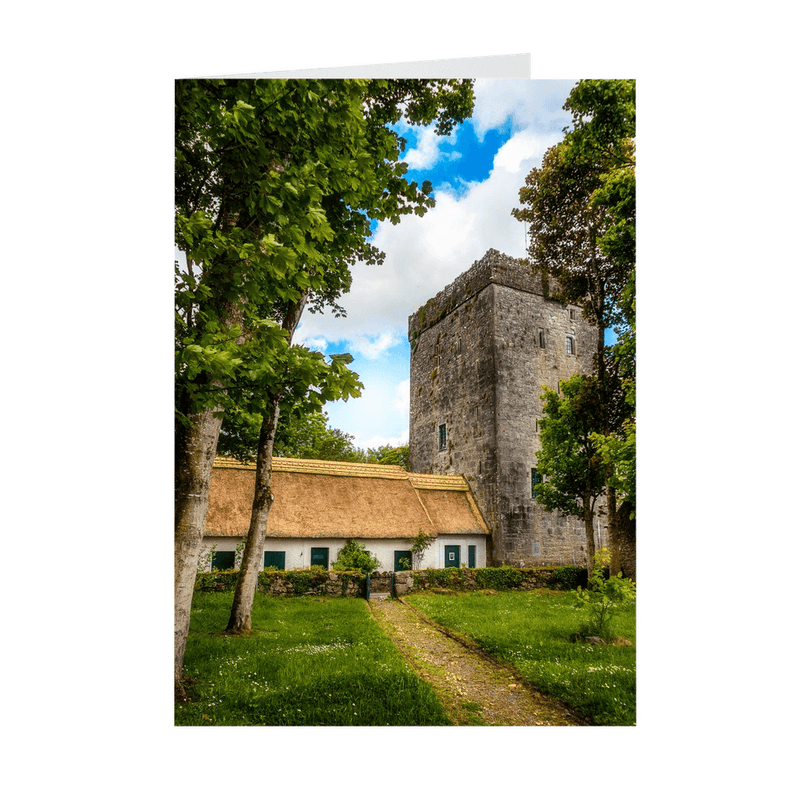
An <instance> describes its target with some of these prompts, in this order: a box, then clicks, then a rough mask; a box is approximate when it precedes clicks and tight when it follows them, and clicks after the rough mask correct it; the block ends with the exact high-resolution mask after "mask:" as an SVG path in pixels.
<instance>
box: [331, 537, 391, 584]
mask: <svg viewBox="0 0 800 800" xmlns="http://www.w3.org/2000/svg"><path fill="white" fill-rule="evenodd" d="M379 563H380V562H379V561H378V559H377V558H375V556H373V555H372V553H370V552H369V550H367V549H366V548H365V547H364V545H363V544H361V542H357V541H356V540H355V539H348V540H347V542H346V543H345V546H344V547H343V548H342V549H341V550H340V551H339V552H338V554H337V556H336V561H334V562H333V564H331V566H332V567H333V569H335V570H337V571H345V572H346V571H348V570H361V572H363V573H364V574H365V575H367V574H368V573H370V572H374V571H375V569H377V567H378V564H379Z"/></svg>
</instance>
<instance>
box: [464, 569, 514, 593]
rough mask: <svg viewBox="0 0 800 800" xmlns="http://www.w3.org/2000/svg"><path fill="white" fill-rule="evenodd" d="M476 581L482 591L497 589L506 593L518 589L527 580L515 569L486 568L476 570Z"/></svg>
mask: <svg viewBox="0 0 800 800" xmlns="http://www.w3.org/2000/svg"><path fill="white" fill-rule="evenodd" d="M476 572H477V575H476V579H477V582H478V585H479V586H480V587H481V589H495V590H497V591H498V592H505V591H508V590H509V589H516V588H517V587H518V586H521V585H522V583H523V582H524V580H525V575H524V574H523V573H522V572H521V571H520V570H518V569H514V568H513V567H508V566H505V567H484V568H483V569H481V570H476Z"/></svg>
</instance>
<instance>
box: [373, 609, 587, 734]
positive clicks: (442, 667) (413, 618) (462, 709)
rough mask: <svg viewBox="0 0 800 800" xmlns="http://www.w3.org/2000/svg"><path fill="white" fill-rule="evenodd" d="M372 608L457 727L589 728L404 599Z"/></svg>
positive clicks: (382, 625) (555, 701)
mask: <svg viewBox="0 0 800 800" xmlns="http://www.w3.org/2000/svg"><path fill="white" fill-rule="evenodd" d="M368 605H369V608H370V611H371V612H372V615H373V617H374V618H375V619H376V620H377V621H378V623H379V624H380V625H381V627H382V628H383V630H384V631H385V632H386V634H387V635H388V636H389V637H390V638H391V639H392V641H393V642H394V643H395V644H396V645H397V647H398V648H399V650H400V652H401V653H402V654H403V655H404V656H405V658H406V660H407V661H408V663H409V664H410V665H411V666H412V667H413V669H414V671H415V672H416V673H417V674H418V675H419V676H420V677H421V678H423V679H424V680H426V681H427V682H428V683H429V684H430V685H431V686H432V687H433V689H434V691H435V692H436V694H437V695H438V697H439V699H440V700H441V702H442V704H443V705H444V707H445V710H446V711H447V713H448V715H449V716H450V718H451V719H452V720H453V722H454V723H455V724H456V725H586V724H587V723H586V722H585V721H584V720H582V719H581V718H580V717H579V716H578V715H577V714H575V713H574V712H573V711H570V710H569V709H568V708H567V707H566V706H564V705H563V704H562V703H561V702H559V701H558V700H555V699H552V698H549V697H546V696H545V695H543V694H541V693H540V692H537V691H536V690H535V689H532V688H531V687H529V686H526V685H525V684H524V683H523V682H522V681H521V679H520V678H519V676H518V675H517V674H516V673H514V671H513V670H512V669H511V668H509V667H506V666H501V665H500V664H498V663H496V662H495V661H493V660H492V659H491V658H490V657H489V656H488V655H486V654H485V653H483V652H482V651H481V650H480V648H478V647H477V646H475V645H471V644H470V643H469V642H468V641H467V640H466V639H464V638H463V637H460V636H458V635H457V634H454V633H453V632H452V631H448V632H447V633H445V630H446V629H445V628H442V627H441V626H439V625H437V624H436V623H434V622H432V621H431V620H428V619H426V618H425V617H424V616H423V615H422V614H421V613H420V612H419V611H417V610H416V609H414V608H412V607H411V606H410V605H408V604H407V603H405V602H403V601H402V600H372V601H370V602H369V604H368Z"/></svg>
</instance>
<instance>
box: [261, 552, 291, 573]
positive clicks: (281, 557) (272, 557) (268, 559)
mask: <svg viewBox="0 0 800 800" xmlns="http://www.w3.org/2000/svg"><path fill="white" fill-rule="evenodd" d="M267 567H274V568H275V569H286V551H285V550H265V551H264V569H266V568H267Z"/></svg>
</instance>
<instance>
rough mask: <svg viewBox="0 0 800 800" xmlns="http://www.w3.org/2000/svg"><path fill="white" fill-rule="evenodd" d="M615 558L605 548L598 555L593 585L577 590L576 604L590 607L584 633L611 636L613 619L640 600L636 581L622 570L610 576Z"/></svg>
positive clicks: (603, 637)
mask: <svg viewBox="0 0 800 800" xmlns="http://www.w3.org/2000/svg"><path fill="white" fill-rule="evenodd" d="M610 560H611V554H610V553H609V551H608V549H607V548H605V547H603V548H602V549H601V550H600V551H599V552H598V553H597V555H596V556H595V557H594V570H593V571H592V577H591V578H589V588H588V589H583V588H578V589H576V590H575V592H574V595H575V606H576V607H577V608H583V609H586V610H587V611H588V612H589V619H588V621H587V622H586V623H585V624H584V626H583V630H582V633H583V634H585V635H589V636H599V637H600V638H601V639H606V640H607V639H610V638H611V636H612V633H613V631H612V630H611V620H612V618H613V617H614V616H615V615H616V614H617V613H618V612H619V611H620V610H621V609H622V608H624V607H626V606H632V605H633V604H634V603H635V601H636V584H635V583H634V582H633V581H632V580H631V579H630V578H623V577H622V573H621V572H620V573H618V574H617V575H612V576H611V577H609V578H607V577H606V574H605V573H606V568H607V567H608V564H609V561H610Z"/></svg>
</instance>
